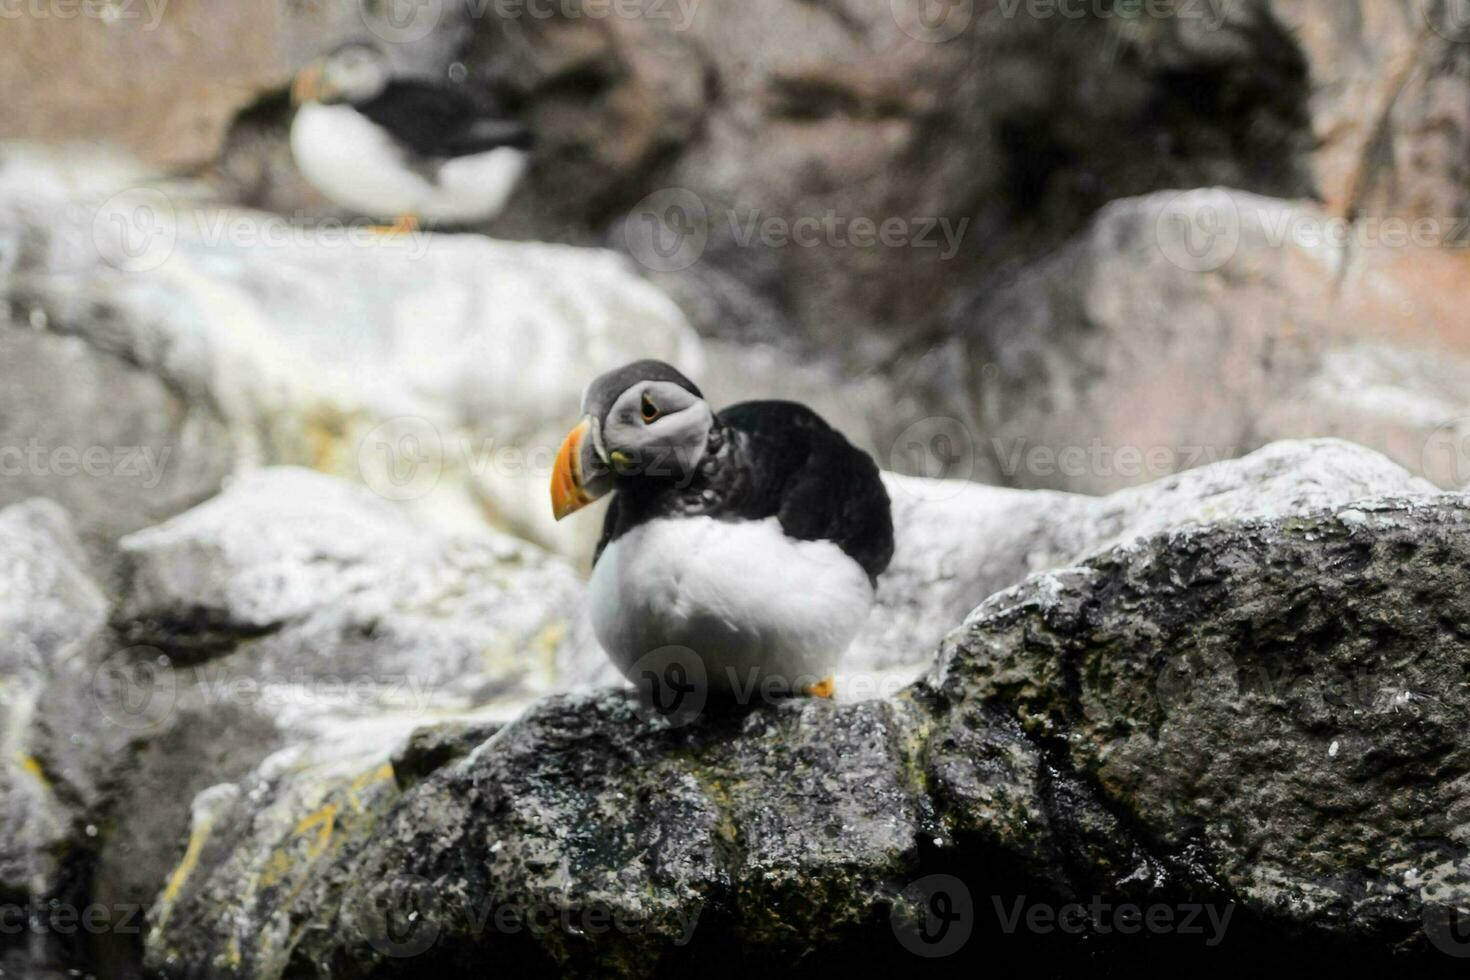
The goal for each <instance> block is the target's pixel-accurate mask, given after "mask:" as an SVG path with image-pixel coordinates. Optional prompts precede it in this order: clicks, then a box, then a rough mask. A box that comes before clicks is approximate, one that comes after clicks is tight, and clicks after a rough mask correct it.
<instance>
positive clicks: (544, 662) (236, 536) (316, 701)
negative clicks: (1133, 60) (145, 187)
mask: <svg viewBox="0 0 1470 980" xmlns="http://www.w3.org/2000/svg"><path fill="white" fill-rule="evenodd" d="M48 506H52V505H48ZM52 509H54V506H53V507H52ZM118 592H119V598H118V605H117V607H116V609H115V610H114V611H113V612H112V615H111V631H110V632H109V633H108V634H107V635H106V636H105V637H101V638H98V640H97V641H96V642H93V643H90V644H88V645H87V646H86V647H85V649H82V650H78V651H77V652H76V653H75V654H74V655H72V656H71V657H70V658H68V659H67V662H66V664H65V665H64V669H58V670H56V671H53V672H52V675H51V676H49V677H48V678H47V679H48V680H49V684H47V685H46V687H45V688H44V690H43V691H42V692H41V693H39V694H34V695H33V699H34V700H35V701H36V705H35V709H34V711H33V712H31V715H32V716H33V721H31V722H30V723H29V725H28V727H27V728H26V729H25V734H26V737H27V739H28V743H29V745H30V746H31V747H30V748H29V749H28V751H29V752H31V753H33V754H34V759H35V760H36V761H35V762H34V765H35V766H36V767H37V771H38V772H44V773H46V774H47V776H48V778H49V779H50V780H51V781H52V782H54V783H55V784H56V785H57V786H58V787H60V788H59V789H58V791H57V792H58V794H60V795H62V796H63V797H64V798H65V799H66V800H67V801H68V804H69V805H70V809H69V810H68V811H67V815H68V817H69V818H70V823H69V824H68V825H67V826H68V827H69V833H70V834H71V835H72V836H70V837H68V838H66V839H65V840H64V842H63V843H64V845H65V846H58V847H56V848H54V858H55V860H56V861H58V862H60V861H65V862H66V863H67V864H68V865H69V866H71V867H77V866H78V865H79V864H82V863H83V862H85V878H84V887H85V890H86V894H87V896H88V897H89V898H90V899H91V900H92V901H96V902H101V903H103V904H105V905H107V906H108V907H110V908H121V907H144V906H147V905H148V904H150V903H151V901H152V899H153V897H154V896H155V895H156V894H157V893H158V891H159V889H160V887H161V884H162V883H164V882H166V879H167V878H168V874H169V869H171V868H173V867H174V866H175V865H176V864H177V863H178V862H179V860H180V855H181V853H184V854H185V856H186V857H187V852H184V851H182V850H181V844H180V842H181V840H182V839H183V838H184V837H185V830H186V827H187V825H188V820H189V801H190V800H191V799H192V798H194V796H195V795H196V794H198V793H200V792H202V791H204V790H206V789H208V788H209V787H211V786H214V785H216V784H219V783H233V782H234V781H236V780H239V779H243V778H245V777H247V776H248V775H249V774H250V773H252V772H253V771H254V770H256V768H257V767H258V766H260V765H262V760H265V759H267V757H269V756H271V755H272V754H273V753H277V752H279V751H285V750H289V749H290V748H291V747H292V746H296V745H301V744H306V745H311V744H314V743H315V742H316V741H317V740H319V739H325V740H328V741H329V742H332V743H333V744H335V743H336V742H337V740H344V741H345V748H346V749H347V750H352V751H362V750H363V746H369V745H377V746H379V753H380V755H383V754H385V753H387V752H388V751H389V750H390V748H392V747H395V746H398V745H399V744H400V743H402V742H403V740H404V739H405V738H406V737H407V735H408V734H409V733H410V732H411V731H413V730H414V729H416V728H421V727H423V726H425V725H426V724H428V723H429V722H432V721H437V720H440V719H443V718H446V717H455V718H464V719H467V721H464V722H460V723H461V724H465V723H468V721H473V722H474V724H476V725H479V726H484V725H492V724H501V723H503V722H504V721H505V720H507V719H508V718H510V717H513V716H514V715H515V714H517V713H519V712H520V711H521V710H522V708H523V707H524V706H525V705H526V704H527V703H528V702H530V701H531V700H532V699H534V698H535V697H536V696H538V695H540V694H544V693H546V692H549V691H553V690H563V689H565V688H567V687H571V686H575V685H576V684H577V683H579V682H581V681H582V680H584V679H586V678H587V677H590V676H595V675H597V674H598V673H599V672H600V671H602V670H604V658H603V657H602V656H601V654H600V653H597V652H596V651H595V648H594V647H593V646H592V645H591V644H590V641H589V634H588V632H587V627H586V626H585V624H584V623H583V620H582V616H583V612H582V605H583V603H582V598H581V596H582V585H581V583H580V581H579V580H578V578H577V576H576V575H575V573H574V572H573V571H572V569H571V567H570V566H569V565H568V564H567V563H566V562H565V561H564V560H562V559H558V558H555V557H552V556H550V555H547V554H545V553H544V552H542V551H541V550H540V549H538V548H536V547H535V546H534V545H530V544H527V543H525V542H523V541H518V540H515V539H512V538H509V537H507V536H505V535H502V534H499V533H496V532H492V531H488V530H484V531H481V532H480V533H478V534H473V535H451V534H445V533H443V532H439V531H435V530H433V529H429V528H425V527H423V526H421V525H420V524H418V523H416V522H415V521H414V520H412V519H411V518H410V517H408V516H407V515H405V514H404V513H403V511H401V510H400V509H399V508H397V507H395V506H394V505H393V504H391V503H389V502H387V501H384V500H382V499H381V498H379V497H377V496H375V495H374V494H372V493H371V492H369V491H368V490H366V489H365V488H363V487H361V486H357V485H353V484H349V483H346V482H344V481H340V480H335V479H333V478H331V477H327V476H323V475H321V474H318V473H314V472H311V471H308V470H299V469H290V468H271V469H264V470H257V471H253V472H251V473H249V474H246V475H244V476H241V477H239V478H237V479H236V480H234V481H233V482H232V483H231V485H230V486H229V488H228V489H226V490H225V491H224V492H223V493H222V494H221V495H220V496H219V497H217V498H215V499H214V500H211V501H209V502H207V503H205V504H203V505H201V506H200V507H198V508H196V509H195V510H192V511H189V512H187V513H185V514H182V515H180V516H179V517H176V518H174V519H172V520H170V521H168V522H166V523H164V524H162V525H159V526H157V527H154V528H150V529H148V530H147V531H143V532H139V533H137V534H134V535H130V536H128V537H126V538H124V539H123V541H122V542H121V544H120V548H119V575H118ZM38 601H39V600H38ZM33 604H34V603H33ZM38 611H39V612H41V613H44V612H45V608H44V607H39V608H38ZM17 613H18V614H20V613H24V614H26V615H30V610H29V608H18V609H17ZM101 615H102V614H101V613H100V612H99V613H98V614H97V616H96V619H97V620H98V622H99V623H100V619H101ZM73 618H74V619H76V620H77V623H76V624H73V625H80V624H81V623H82V622H83V621H82V620H81V619H80V618H78V617H73ZM27 621H28V622H30V621H35V622H45V621H46V620H44V619H40V620H35V619H34V617H33V618H32V619H31V620H27ZM476 730H480V729H476ZM383 732H387V733H388V735H387V736H383V735H382V734H381V733H383ZM385 738H386V741H385ZM374 739H376V741H374ZM437 740H438V741H440V742H443V741H444V737H443V736H442V735H441V736H439V737H438V739H437ZM430 741H433V740H430ZM414 751H419V752H420V753H421V754H422V755H423V756H424V757H425V759H426V760H427V761H423V762H421V763H420V764H421V765H425V766H428V765H430V764H431V763H432V762H433V760H434V759H435V758H436V753H438V754H439V756H438V757H439V758H440V759H441V761H442V759H443V758H448V757H451V756H452V754H453V748H452V746H451V747H449V748H448V749H447V750H446V749H444V748H440V747H435V746H433V745H429V744H425V745H422V746H420V747H418V748H417V749H414V750H411V751H410V750H406V755H405V756H404V758H405V763H406V764H405V772H406V773H407V772H409V771H410V770H411V766H412V764H413V763H412V762H411V761H410V760H411V759H412V758H413V757H414ZM446 751H447V752H448V754H447V755H444V754H443V753H445V752H446ZM7 758H9V756H7ZM27 758H30V757H29V756H27ZM384 761H385V757H384V758H377V759H376V761H375V762H374V764H373V767H374V769H376V768H378V767H380V766H381V765H382V764H383V762H384ZM390 782H391V780H390ZM21 812H26V811H21ZM83 825H91V827H92V830H91V831H90V834H91V836H88V837H86V838H85V839H82V838H81V837H80V835H81V833H82V827H83ZM28 839H29V838H26V837H22V836H17V837H16V840H17V841H26V840H28ZM130 939H131V941H133V942H136V941H137V939H136V937H127V936H118V935H112V934H110V933H109V934H108V935H106V936H104V937H102V938H101V939H100V940H98V943H99V945H101V946H104V947H108V948H109V949H111V952H110V954H109V955H112V956H115V957H117V958H118V960H119V961H120V962H126V961H127V959H128V958H129V956H132V957H133V958H136V955H137V952H136V951H132V952H131V953H130V952H129V950H128V949H127V946H128V943H129V941H130Z"/></svg>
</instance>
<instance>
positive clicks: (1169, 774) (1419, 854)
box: [929, 496, 1470, 947]
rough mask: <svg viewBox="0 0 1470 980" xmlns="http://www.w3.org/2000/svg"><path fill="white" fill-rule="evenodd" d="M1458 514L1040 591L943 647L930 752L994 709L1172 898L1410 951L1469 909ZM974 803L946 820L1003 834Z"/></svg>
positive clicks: (1287, 538)
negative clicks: (1108, 821) (1201, 900)
mask: <svg viewBox="0 0 1470 980" xmlns="http://www.w3.org/2000/svg"><path fill="white" fill-rule="evenodd" d="M1467 521H1470V500H1467V498H1465V497H1461V496H1444V497H1438V498H1436V497H1419V498H1379V499H1376V500H1373V501H1361V502H1359V503H1357V504H1355V505H1351V506H1348V507H1344V508H1337V509H1334V510H1331V511H1327V512H1320V513H1318V514H1314V515H1312V516H1310V517H1306V518H1295V519H1287V520H1252V521H1246V522H1242V523H1239V524H1233V525H1223V526H1219V527H1205V528H1192V529H1189V530H1186V531H1182V532H1178V533H1174V534H1170V535H1164V536H1160V537H1157V538H1153V539H1151V540H1149V541H1144V542H1139V543H1137V544H1134V545H1130V546H1125V547H1122V548H1119V549H1116V550H1114V551H1111V552H1109V553H1107V554H1105V555H1103V556H1100V557H1099V558H1097V559H1094V560H1092V561H1091V562H1089V563H1087V565H1085V566H1083V567H1080V568H1076V569H1071V570H1068V571H1066V572H1061V573H1056V574H1049V575H1042V576H1038V577H1036V578H1033V579H1031V580H1029V581H1028V582H1027V583H1026V584H1025V585H1023V586H1020V587H1018V588H1016V589H1014V590H1011V591H1009V592H1006V593H1002V594H1001V595H998V596H995V597H992V599H990V600H988V601H987V602H986V603H985V604H984V605H983V606H981V607H980V608H979V609H977V610H976V611H975V613H974V615H973V616H972V617H971V618H970V620H969V621H968V622H967V623H966V625H965V627H964V628H963V629H961V630H958V631H956V632H955V633H954V634H953V635H952V636H951V637H950V638H949V639H948V640H947V641H946V644H945V648H944V650H943V652H942V653H941V656H940V662H939V664H938V666H937V667H936V669H935V671H934V674H933V677H932V678H931V680H930V682H929V683H930V684H931V685H932V686H933V688H934V689H935V690H936V691H937V692H938V693H940V694H941V695H942V696H943V698H944V699H945V700H946V701H948V702H949V703H950V704H952V705H954V706H955V707H954V709H953V710H952V712H951V713H950V714H949V716H948V717H947V719H946V720H945V721H943V722H941V723H940V724H939V725H938V726H936V729H935V731H934V736H933V741H931V743H930V745H931V746H938V747H940V748H941V749H943V748H945V747H946V746H947V744H948V743H947V742H946V739H947V738H953V739H955V740H956V744H958V739H960V738H963V737H965V733H966V732H968V731H971V730H973V726H974V725H975V724H983V723H985V722H986V716H985V715H984V714H983V713H981V712H979V711H977V709H981V708H982V707H983V706H984V705H987V704H1002V705H1004V706H1005V708H1006V709H1007V711H1008V712H1009V713H1010V714H1011V715H1012V716H1013V717H1014V718H1016V719H1017V720H1018V721H1019V722H1020V725H1021V728H1022V730H1023V731H1025V732H1026V733H1027V735H1029V736H1030V738H1031V739H1032V741H1033V742H1034V743H1036V744H1038V745H1040V746H1042V747H1043V750H1044V752H1045V754H1046V758H1047V759H1048V760H1049V762H1050V764H1051V765H1053V766H1056V767H1058V768H1059V769H1061V770H1062V771H1064V772H1069V773H1074V774H1076V775H1077V777H1078V778H1079V779H1081V780H1083V781H1084V782H1085V783H1086V784H1087V785H1088V786H1090V787H1091V788H1092V791H1093V792H1094V793H1095V794H1097V795H1098V796H1099V797H1101V799H1102V800H1103V801H1104V803H1105V804H1106V805H1107V808H1108V810H1109V811H1110V812H1112V813H1113V814H1115V815H1116V817H1117V819H1118V820H1119V821H1120V822H1121V825H1122V826H1123V827H1126V828H1131V832H1132V833H1133V834H1134V835H1136V838H1137V839H1138V840H1140V841H1147V842H1149V844H1148V850H1149V852H1150V854H1151V856H1152V858H1153V861H1154V863H1155V864H1157V866H1158V867H1159V868H1160V870H1161V871H1162V872H1163V873H1165V874H1167V875H1170V876H1172V877H1174V878H1176V879H1178V880H1179V884H1180V886H1181V887H1201V886H1205V885H1206V884H1207V885H1208V887H1212V888H1217V889H1220V890H1221V891H1222V892H1223V893H1225V894H1228V895H1230V896H1231V897H1232V899H1233V900H1235V901H1238V902H1240V903H1241V904H1242V905H1243V906H1244V907H1245V908H1246V909H1247V910H1248V911H1250V912H1251V913H1253V914H1257V915H1261V916H1264V917H1266V918H1267V919H1275V920H1277V921H1278V922H1279V925H1280V926H1281V927H1282V928H1289V927H1291V926H1296V925H1300V926H1307V927H1310V928H1311V929H1314V930H1321V931H1324V932H1327V933H1330V934H1333V935H1335V936H1337V937H1339V938H1340V939H1341V940H1342V941H1345V942H1348V941H1359V942H1363V941H1371V942H1373V943H1385V944H1398V943H1406V944H1409V945H1411V946H1416V947H1424V946H1425V945H1426V943H1427V941H1428V939H1429V938H1432V937H1428V936H1426V932H1425V926H1426V924H1427V919H1426V916H1427V915H1428V913H1429V911H1430V910H1431V909H1432V908H1433V907H1436V906H1446V907H1454V908H1458V909H1463V908H1465V907H1466V902H1467V900H1470V891H1467V889H1466V886H1465V879H1464V877H1463V872H1464V868H1463V848H1464V845H1463V843H1461V841H1462V839H1463V837H1464V835H1465V828H1464V826H1463V821H1462V819H1461V816H1460V814H1461V813H1462V811H1463V809H1464V807H1465V799H1464V786H1465V781H1464V778H1463V775H1464V771H1465V767H1466V765H1467V763H1470V759H1466V758H1465V753H1464V748H1463V746H1462V745H1461V742H1462V740H1461V738H1460V735H1459V733H1460V732H1461V731H1462V730H1463V728H1462V726H1463V724H1464V721H1465V712H1466V710H1467V708H1470V701H1467V695H1470V688H1467V686H1466V684H1465V683H1464V679H1463V676H1462V674H1463V670H1462V667H1461V664H1462V661H1463V657H1464V654H1465V650H1466V643H1467V641H1470V631H1467V629H1466V626H1467V623H1470V606H1467V605H1466V601H1465V591H1464V583H1463V582H1462V581H1461V578H1462V576H1463V573H1464V571H1465V570H1466V568H1467V565H1466V562H1465V547H1466V542H1467V541H1470V537H1467V534H1466V532H1467V530H1470V525H1467ZM939 758H940V760H941V762H942V764H945V765H960V766H961V768H962V763H960V762H959V760H957V759H955V758H954V757H952V756H950V755H948V754H947V753H944V752H941V753H940V755H939ZM951 786H952V787H957V784H951ZM980 788H983V787H980ZM975 789H976V787H971V788H969V789H965V788H962V787H958V788H957V789H956V793H955V795H954V797H953V798H952V799H951V800H950V803H951V806H952V809H951V811H950V813H951V818H952V819H953V820H954V821H955V822H956V825H957V826H965V825H966V824H967V823H968V822H969V821H970V820H971V819H972V817H973V818H974V819H975V820H976V822H977V823H978V824H979V825H980V826H981V827H982V828H987V829H988V832H990V833H998V832H1000V831H997V830H996V829H995V828H993V827H989V826H988V825H990V824H992V823H996V822H1000V823H1005V822H1006V821H1010V820H1012V819H1013V818H1012V817H1010V816H1008V815H1006V814H1003V813H999V812H998V811H997V808H996V807H995V806H994V805H993V803H992V802H991V801H989V800H987V799H986V798H985V795H984V794H983V793H978V794H977V793H974V790H975ZM970 800H973V801H974V806H975V809H974V810H973V811H972V810H971V803H970ZM1118 870H1119V871H1120V872H1128V870H1129V869H1128V868H1127V867H1120V868H1119V869H1118ZM1189 878H1197V879H1199V880H1198V881H1197V882H1196V883H1194V884H1190V883H1188V881H1187V879H1189Z"/></svg>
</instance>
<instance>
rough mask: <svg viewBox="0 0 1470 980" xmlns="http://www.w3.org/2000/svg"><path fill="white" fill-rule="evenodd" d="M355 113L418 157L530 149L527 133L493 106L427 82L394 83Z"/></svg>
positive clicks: (457, 90) (405, 80)
mask: <svg viewBox="0 0 1470 980" xmlns="http://www.w3.org/2000/svg"><path fill="white" fill-rule="evenodd" d="M356 108H357V111H358V112H361V113H362V114H363V115H364V116H367V117H368V118H369V119H371V120H372V121H373V122H375V123H377V124H378V125H379V126H382V127H383V128H384V129H386V130H387V131H388V132H389V133H390V134H391V135H392V136H393V137H394V138H395V139H397V140H398V141H399V142H400V143H402V144H404V145H405V146H407V147H408V148H409V149H410V150H412V151H413V152H414V153H415V154H417V155H419V156H421V157H430V158H440V159H443V158H448V157H462V156H469V155H471V154H474V153H485V152H488V151H490V150H494V149H497V148H499V147H502V146H513V147H518V148H521V149H525V148H527V147H529V146H530V145H531V134H530V131H529V130H527V129H526V127H524V126H522V125H521V124H520V123H519V122H516V121H515V120H514V119H512V118H510V117H509V116H507V115H504V114H502V113H500V112H499V111H498V110H497V109H496V107H494V106H491V105H488V104H482V103H481V102H479V101H478V100H476V99H474V98H472V97H471V96H470V95H469V94H468V93H467V92H465V91H463V90H461V89H458V88H449V87H447V86H444V85H438V84H435V83H434V82H431V81H426V80H421V79H414V78H400V79H395V80H394V81H391V82H389V83H388V87H387V88H385V89H384V90H383V91H382V93H381V94H380V95H378V97H377V98H375V99H372V100H371V101H368V102H364V103H360V104H359V105H357V106H356Z"/></svg>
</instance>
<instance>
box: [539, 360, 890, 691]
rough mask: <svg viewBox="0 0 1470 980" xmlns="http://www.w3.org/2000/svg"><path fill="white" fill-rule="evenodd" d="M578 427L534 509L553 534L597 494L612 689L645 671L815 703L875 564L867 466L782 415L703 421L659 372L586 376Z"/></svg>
mask: <svg viewBox="0 0 1470 980" xmlns="http://www.w3.org/2000/svg"><path fill="white" fill-rule="evenodd" d="M582 412H583V417H582V421H581V422H580V423H578V425H577V426H576V428H574V429H573V430H572V432H571V434H570V435H569V436H568V437H567V439H566V441H565V442H564V443H563V444H562V447H561V450H560V452H559V453H558V454H557V458H556V463H555V467H554V471H553V474H552V481H551V506H552V511H553V513H554V515H555V517H556V519H557V520H561V519H562V518H563V517H566V516H567V515H568V514H571V513H573V512H575V511H577V510H579V509H581V508H582V507H585V506H587V505H588V504H590V503H591V502H592V501H594V500H596V499H598V498H599V497H602V496H605V495H607V494H609V493H611V494H613V496H612V500H611V506H610V507H609V509H608V512H607V518H606V521H605V523H604V525H603V532H602V540H601V542H600V543H599V544H598V546H597V553H596V556H595V557H594V559H593V570H592V582H591V587H590V590H589V597H590V602H591V607H592V608H591V613H592V623H593V627H594V629H595V631H596V633H597V638H598V640H599V641H600V642H601V644H602V646H603V648H604V649H605V650H606V651H607V653H608V655H609V656H610V657H611V659H612V660H613V662H614V663H615V664H616V665H617V666H618V668H619V669H620V670H621V671H622V672H623V674H624V675H625V676H627V677H628V678H629V679H630V680H633V681H634V682H635V683H636V682H638V681H639V680H640V679H641V678H640V677H639V676H637V675H638V674H640V673H641V672H642V671H643V670H644V669H646V667H647V665H648V663H649V660H648V658H650V657H653V658H654V659H655V660H656V661H657V662H658V664H659V667H658V668H657V669H664V667H665V666H666V665H668V664H670V663H677V664H679V667H680V670H681V676H682V677H684V678H703V679H704V682H705V683H706V684H707V685H708V690H709V691H710V692H712V693H725V694H729V693H735V694H737V695H739V694H741V693H742V692H744V693H745V695H746V696H749V694H750V693H751V692H758V693H762V694H764V693H766V692H768V691H770V692H775V693H787V694H806V695H810V696H817V697H830V696H832V694H833V693H834V681H833V676H832V675H833V671H834V669H835V668H836V666H837V663H838V660H839V658H840V657H841V655H842V652H843V651H844V650H845V649H846V648H847V646H848V645H849V644H850V643H851V642H852V640H853V638H854V637H855V636H856V635H857V632H858V630H859V629H860V628H861V627H862V625H863V622H864V620H865V619H866V618H867V616H868V612H869V610H870V609H871V608H872V605H873V599H874V591H875V589H876V588H877V582H878V576H879V575H880V574H882V572H883V571H884V569H886V568H887V567H888V563H889V560H890V559H891V558H892V557H893V517H892V513H891V508H890V505H889V500H888V493H887V491H886V490H885V489H884V487H883V481H882V479H881V478H880V477H879V474H878V467H877V465H876V464H875V463H874V462H873V459H872V457H870V456H869V455H868V454H867V453H865V452H863V451H862V450H860V449H857V448H856V447H854V446H853V445H852V444H851V443H849V442H848V441H847V439H845V438H844V437H843V436H842V434H841V433H839V432H837V431H836V430H835V429H833V428H832V427H831V426H829V425H828V424H827V423H826V422H824V421H823V420H822V419H821V418H820V417H818V416H817V414H816V413H815V412H813V411H812V410H811V409H809V408H807V407H805V406H803V405H799V404H796V403H794V402H782V401H754V402H744V403H742V404H739V405H734V406H731V407H730V408H727V409H725V410H724V411H722V412H720V413H719V414H718V415H717V414H715V413H714V411H713V410H712V409H711V408H710V406H709V403H708V402H706V401H705V400H704V396H703V395H702V394H701V393H700V391H699V389H698V388H697V387H695V385H694V383H693V382H691V381H690V380H689V379H688V378H686V377H685V376H684V375H682V374H680V373H679V372H678V371H677V370H675V369H674V368H672V367H670V366H669V365H667V364H664V363H662V362H661V361H637V362H634V363H632V364H629V365H627V366H626V367H623V368H619V369H618V370H615V371H610V372H608V373H607V374H604V375H602V376H601V377H599V378H598V379H597V380H595V381H593V382H592V384H591V385H590V386H589V387H588V388H587V391H586V393H585V394H584V395H583V398H582ZM686 660H687V661H688V662H687V663H686V662H685V661H686Z"/></svg>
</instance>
